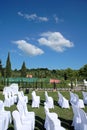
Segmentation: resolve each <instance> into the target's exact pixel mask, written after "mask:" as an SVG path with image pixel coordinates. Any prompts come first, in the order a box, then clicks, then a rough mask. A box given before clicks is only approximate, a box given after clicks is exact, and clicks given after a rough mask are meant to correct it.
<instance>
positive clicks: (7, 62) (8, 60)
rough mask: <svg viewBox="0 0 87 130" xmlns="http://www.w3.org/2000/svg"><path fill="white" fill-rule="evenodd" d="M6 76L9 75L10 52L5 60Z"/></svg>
mask: <svg viewBox="0 0 87 130" xmlns="http://www.w3.org/2000/svg"><path fill="white" fill-rule="evenodd" d="M6 77H11V62H10V53H8V57H7V60H6Z"/></svg>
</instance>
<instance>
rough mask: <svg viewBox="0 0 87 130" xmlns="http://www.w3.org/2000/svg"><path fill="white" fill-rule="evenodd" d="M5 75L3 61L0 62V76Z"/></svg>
mask: <svg viewBox="0 0 87 130" xmlns="http://www.w3.org/2000/svg"><path fill="white" fill-rule="evenodd" d="M2 75H3V68H2V61H1V60H0V76H2Z"/></svg>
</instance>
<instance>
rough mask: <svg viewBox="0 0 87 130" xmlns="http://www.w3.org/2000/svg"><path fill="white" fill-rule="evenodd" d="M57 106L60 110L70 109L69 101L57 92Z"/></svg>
mask: <svg viewBox="0 0 87 130" xmlns="http://www.w3.org/2000/svg"><path fill="white" fill-rule="evenodd" d="M58 104H59V106H60V107H62V108H70V107H69V101H68V99H66V98H65V97H64V96H63V95H62V94H61V93H60V92H59V91H58Z"/></svg>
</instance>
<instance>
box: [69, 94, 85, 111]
mask: <svg viewBox="0 0 87 130" xmlns="http://www.w3.org/2000/svg"><path fill="white" fill-rule="evenodd" d="M70 103H71V104H74V105H77V106H78V107H79V108H85V105H84V102H83V100H82V99H79V96H78V95H77V94H75V93H73V92H70Z"/></svg>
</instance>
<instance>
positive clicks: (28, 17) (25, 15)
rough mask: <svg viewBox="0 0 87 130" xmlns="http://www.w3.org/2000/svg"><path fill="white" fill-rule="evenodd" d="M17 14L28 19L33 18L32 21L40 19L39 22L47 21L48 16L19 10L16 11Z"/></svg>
mask: <svg viewBox="0 0 87 130" xmlns="http://www.w3.org/2000/svg"><path fill="white" fill-rule="evenodd" d="M18 15H20V16H22V17H24V18H26V19H28V20H33V21H40V22H47V21H48V18H47V17H41V16H37V15H36V14H30V15H29V14H23V13H21V12H18Z"/></svg>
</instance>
